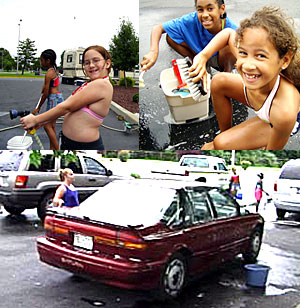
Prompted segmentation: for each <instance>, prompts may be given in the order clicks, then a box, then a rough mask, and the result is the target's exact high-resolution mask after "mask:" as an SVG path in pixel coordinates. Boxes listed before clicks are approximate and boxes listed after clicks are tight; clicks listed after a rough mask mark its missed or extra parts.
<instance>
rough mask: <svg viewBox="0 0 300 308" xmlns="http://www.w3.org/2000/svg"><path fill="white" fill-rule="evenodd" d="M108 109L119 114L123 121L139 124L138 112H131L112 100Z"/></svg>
mask: <svg viewBox="0 0 300 308" xmlns="http://www.w3.org/2000/svg"><path fill="white" fill-rule="evenodd" d="M110 109H111V110H112V111H113V112H115V113H116V114H117V115H121V116H122V117H123V118H124V119H125V121H127V122H129V123H135V124H139V114H138V113H132V112H130V111H128V110H126V109H125V108H123V107H122V106H120V105H119V104H117V103H115V102H114V101H112V102H111V105H110Z"/></svg>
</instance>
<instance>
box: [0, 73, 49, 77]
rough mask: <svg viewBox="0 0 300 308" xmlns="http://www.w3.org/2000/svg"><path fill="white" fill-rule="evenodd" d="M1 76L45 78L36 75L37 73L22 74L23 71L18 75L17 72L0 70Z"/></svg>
mask: <svg viewBox="0 0 300 308" xmlns="http://www.w3.org/2000/svg"><path fill="white" fill-rule="evenodd" d="M0 77H18V78H28V77H31V78H32V77H34V78H44V76H39V75H38V76H36V75H35V73H24V75H22V73H21V72H19V74H18V75H17V74H16V72H11V73H10V72H0Z"/></svg>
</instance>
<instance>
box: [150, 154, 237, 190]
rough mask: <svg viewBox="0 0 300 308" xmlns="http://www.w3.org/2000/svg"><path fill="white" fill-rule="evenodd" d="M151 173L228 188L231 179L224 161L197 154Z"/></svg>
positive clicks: (187, 156)
mask: <svg viewBox="0 0 300 308" xmlns="http://www.w3.org/2000/svg"><path fill="white" fill-rule="evenodd" d="M152 173H154V174H162V175H164V176H166V175H170V176H184V177H186V179H185V180H193V181H198V182H203V183H208V184H209V185H215V186H223V187H225V186H228V187H229V183H230V177H231V176H230V172H229V171H228V169H227V167H226V163H225V160H224V159H222V158H220V157H215V156H207V155H197V154H188V155H182V156H181V158H180V160H179V162H178V163H172V164H169V166H168V167H167V168H165V169H162V170H161V169H160V170H152Z"/></svg>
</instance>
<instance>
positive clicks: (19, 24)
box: [17, 19, 22, 75]
mask: <svg viewBox="0 0 300 308" xmlns="http://www.w3.org/2000/svg"><path fill="white" fill-rule="evenodd" d="M21 22H22V19H20V23H18V26H19V36H18V47H17V53H18V55H17V75H19V45H20V32H21Z"/></svg>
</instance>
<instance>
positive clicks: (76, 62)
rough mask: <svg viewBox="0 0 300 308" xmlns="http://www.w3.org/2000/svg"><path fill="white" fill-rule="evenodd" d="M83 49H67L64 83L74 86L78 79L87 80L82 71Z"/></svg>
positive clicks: (64, 62)
mask: <svg viewBox="0 0 300 308" xmlns="http://www.w3.org/2000/svg"><path fill="white" fill-rule="evenodd" d="M84 49H85V48H83V47H79V48H77V49H67V50H65V52H64V58H63V76H62V83H64V84H74V82H75V81H76V80H77V79H86V76H85V75H84V72H83V70H82V55H83V52H84Z"/></svg>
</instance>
